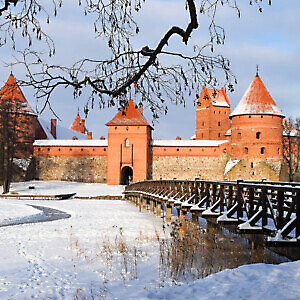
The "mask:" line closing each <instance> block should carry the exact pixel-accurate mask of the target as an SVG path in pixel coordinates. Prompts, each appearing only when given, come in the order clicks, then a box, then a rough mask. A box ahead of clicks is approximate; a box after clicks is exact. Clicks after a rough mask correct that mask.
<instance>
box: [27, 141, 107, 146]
mask: <svg viewBox="0 0 300 300" xmlns="http://www.w3.org/2000/svg"><path fill="white" fill-rule="evenodd" d="M33 146H41V147H42V146H46V147H47V146H68V147H69V146H72V147H107V146H108V142H107V140H36V141H35V142H34V143H33Z"/></svg>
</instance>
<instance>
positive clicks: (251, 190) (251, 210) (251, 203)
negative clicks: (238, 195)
mask: <svg viewBox="0 0 300 300" xmlns="http://www.w3.org/2000/svg"><path fill="white" fill-rule="evenodd" d="M248 193H249V195H248V198H249V217H250V218H251V217H252V216H253V214H254V188H252V187H251V188H249V191H248Z"/></svg>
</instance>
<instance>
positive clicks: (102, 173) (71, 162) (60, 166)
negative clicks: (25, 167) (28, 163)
mask: <svg viewBox="0 0 300 300" xmlns="http://www.w3.org/2000/svg"><path fill="white" fill-rule="evenodd" d="M35 159H36V179H38V180H65V181H77V182H99V183H106V181H107V157H106V156H82V157H78V156H77V157H70V156H37V157H36V158H35Z"/></svg>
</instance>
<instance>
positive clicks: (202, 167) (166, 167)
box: [152, 154, 228, 180]
mask: <svg viewBox="0 0 300 300" xmlns="http://www.w3.org/2000/svg"><path fill="white" fill-rule="evenodd" d="M227 161H228V157H227V155H226V154H223V155H221V156H220V157H205V156H153V163H152V164H153V169H152V178H153V179H154V180H159V179H173V178H177V179H195V177H198V178H200V179H204V180H223V174H224V169H225V165H226V163H227Z"/></svg>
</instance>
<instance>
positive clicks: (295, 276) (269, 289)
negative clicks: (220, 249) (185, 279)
mask: <svg viewBox="0 0 300 300" xmlns="http://www.w3.org/2000/svg"><path fill="white" fill-rule="evenodd" d="M299 283H300V261H296V262H288V263H282V264H280V265H267V264H254V265H245V266H241V267H238V268H236V269H233V270H224V271H222V272H220V273H217V274H212V275H210V276H208V277H206V278H204V279H200V280H197V281H195V282H193V283H190V284H185V285H181V286H172V287H166V288H163V289H156V290H152V291H149V292H147V293H143V292H142V293H140V294H139V295H137V297H140V298H142V297H143V298H145V299H201V300H202V299H212V300H213V299H253V300H256V299H264V300H269V299H270V300H273V299H299V297H300V284H299Z"/></svg>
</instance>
